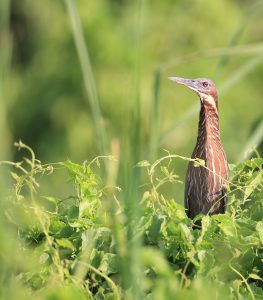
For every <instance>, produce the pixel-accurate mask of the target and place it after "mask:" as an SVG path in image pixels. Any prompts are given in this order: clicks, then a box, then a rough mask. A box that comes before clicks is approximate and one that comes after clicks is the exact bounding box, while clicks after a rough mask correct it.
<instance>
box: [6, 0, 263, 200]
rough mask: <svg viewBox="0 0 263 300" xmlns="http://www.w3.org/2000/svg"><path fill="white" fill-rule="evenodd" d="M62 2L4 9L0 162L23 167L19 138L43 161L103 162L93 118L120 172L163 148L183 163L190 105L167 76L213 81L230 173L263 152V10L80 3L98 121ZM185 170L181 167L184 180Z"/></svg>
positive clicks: (193, 130)
mask: <svg viewBox="0 0 263 300" xmlns="http://www.w3.org/2000/svg"><path fill="white" fill-rule="evenodd" d="M69 2H70V1H64V2H63V1H54V0H52V1H51V0H45V1H32V0H13V1H7V0H2V1H1V94H0V96H1V104H0V108H1V141H2V149H1V152H2V153H1V158H0V159H1V160H6V159H14V157H15V159H19V156H18V154H17V152H16V149H14V147H12V146H11V145H12V143H13V142H14V141H17V140H19V139H21V140H22V141H23V142H24V143H25V144H27V145H29V146H30V147H32V148H33V149H34V151H35V152H36V156H37V157H38V158H39V159H40V160H41V161H43V162H53V161H63V160H66V159H67V158H70V159H71V160H73V161H77V162H81V161H83V160H86V159H87V160H91V159H92V158H94V157H95V156H97V155H99V154H100V153H102V152H99V144H100V141H99V139H100V137H98V136H97V135H96V128H95V126H94V120H95V123H97V124H98V128H99V129H98V131H99V132H101V131H103V130H105V135H106V142H105V145H106V147H105V149H104V154H111V153H112V152H113V154H114V155H117V156H118V148H120V151H119V152H120V153H121V154H120V160H121V164H120V166H121V167H122V166H125V163H126V160H127V159H128V158H127V157H128V156H129V155H130V156H134V157H133V160H132V163H136V162H137V161H139V160H143V159H150V160H151V161H153V160H154V159H156V158H157V157H160V156H162V155H165V152H164V150H163V149H167V150H169V151H170V152H172V153H176V154H179V155H183V156H190V155H191V151H192V149H193V147H194V144H195V141H196V135H197V122H198V105H199V102H198V98H197V96H196V95H195V94H193V93H192V92H191V91H188V90H187V89H185V88H183V87H180V86H176V85H174V84H172V83H171V82H170V81H169V80H167V77H168V76H181V77H189V78H196V77H208V78H211V79H213V80H214V81H215V83H216V84H217V86H218V89H219V105H220V122H221V136H222V140H223V144H224V147H225V150H226V153H227V156H228V159H229V162H230V163H232V162H236V161H238V160H240V159H241V158H242V157H243V154H244V152H245V151H246V150H247V149H249V148H250V147H251V146H254V145H256V144H260V142H261V140H262V132H263V126H262V124H263V123H262V120H263V113H262V107H263V105H262V104H263V101H262V99H263V88H262V77H263V44H262V32H263V18H262V12H263V1H251V0H243V1H241V0H231V1H230V0H222V1H210V0H197V1H187V0H184V1H182V0H176V1H172V0H170V1H169V0H165V1H157V0H151V1H150V0H148V1H146V0H145V1H143V0H142V1H127V0H96V1H87V0H78V1H76V11H75V16H76V15H78V14H79V15H80V22H81V26H82V30H83V34H84V38H85V41H86V45H87V49H88V53H89V57H90V61H91V65H92V69H93V75H94V78H95V84H96V86H97V92H98V101H99V106H100V110H101V113H100V112H99V115H100V114H101V116H102V118H100V116H99V119H98V115H96V113H95V115H94V111H92V109H91V106H92V105H90V104H91V103H90V100H91V99H90V97H89V96H88V95H87V90H89V89H92V87H91V86H89V85H90V84H91V82H90V81H91V80H92V78H91V77H89V76H87V77H86V79H87V80H86V85H87V86H86V87H87V88H86V89H85V84H84V81H85V72H86V71H87V70H86V69H85V66H86V65H85V61H84V63H83V61H82V63H80V60H79V55H78V52H77V50H76V46H75V41H74V33H73V30H72V26H71V21H72V19H71V21H70V9H72V7H71V8H70V5H68V6H67V4H69ZM79 33H80V34H81V32H79ZM75 38H78V37H76V32H75ZM80 39H81V38H80ZM83 47H84V46H83V45H82V48H81V46H80V50H81V49H82V50H84V52H85V49H84V48H85V47H84V48H83ZM230 47H234V51H232V50H231V49H230ZM220 48H221V50H215V49H220ZM231 51H232V52H231ZM191 53H196V54H195V55H193V56H191ZM189 54H190V56H188V55H189ZM229 54H231V55H229ZM84 56H85V54H84ZM81 67H84V73H82V68H81ZM83 74H84V77H83ZM156 74H157V75H156ZM86 75H87V72H86ZM91 85H92V84H91ZM97 108H98V107H97ZM95 111H96V104H95ZM134 137H135V138H134ZM110 145H113V146H110ZM127 149H128V150H127ZM125 153H130V154H129V155H128V154H125ZM134 153H135V154H134ZM185 168H186V164H185V163H184V162H181V161H178V164H177V165H176V172H177V173H178V174H179V175H181V176H182V177H184V173H185ZM182 190H183V187H181V186H179V187H178V193H179V194H181V195H182Z"/></svg>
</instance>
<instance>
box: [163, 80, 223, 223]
mask: <svg viewBox="0 0 263 300" xmlns="http://www.w3.org/2000/svg"><path fill="white" fill-rule="evenodd" d="M169 79H170V80H172V81H175V82H177V83H179V84H183V85H185V86H186V87H188V88H190V89H191V90H193V91H194V92H196V93H197V94H198V95H199V98H200V102H201V110H200V116H199V127H198V136H197V143H196V146H195V148H194V151H193V154H192V159H201V160H203V161H204V162H205V165H204V166H202V165H200V166H198V167H195V166H194V162H193V161H190V162H189V165H188V170H187V174H186V182H185V197H184V202H185V207H186V209H187V215H188V217H189V218H191V219H193V218H194V217H195V216H196V215H198V214H200V213H202V214H210V215H213V214H219V213H224V212H225V207H226V202H227V196H226V182H227V180H228V165H227V160H226V155H225V151H224V149H223V146H222V142H221V138H220V131H219V119H218V97H217V90H216V87H215V84H214V83H213V82H212V81H211V80H210V79H207V78H198V79H185V78H179V77H169Z"/></svg>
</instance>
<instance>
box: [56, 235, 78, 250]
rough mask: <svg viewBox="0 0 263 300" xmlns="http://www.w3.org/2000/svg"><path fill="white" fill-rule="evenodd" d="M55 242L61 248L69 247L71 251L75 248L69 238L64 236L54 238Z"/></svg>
mask: <svg viewBox="0 0 263 300" xmlns="http://www.w3.org/2000/svg"><path fill="white" fill-rule="evenodd" d="M56 243H57V244H58V245H59V246H60V247H62V248H66V249H70V250H72V251H74V250H75V247H74V245H73V244H72V243H71V241H70V240H69V239H65V238H62V239H56Z"/></svg>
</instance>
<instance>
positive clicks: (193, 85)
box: [168, 77, 197, 92]
mask: <svg viewBox="0 0 263 300" xmlns="http://www.w3.org/2000/svg"><path fill="white" fill-rule="evenodd" d="M168 79H170V80H171V81H174V82H177V83H179V84H182V85H185V86H187V87H188V88H189V89H191V90H193V91H195V92H197V88H196V81H195V80H193V79H186V78H181V77H168Z"/></svg>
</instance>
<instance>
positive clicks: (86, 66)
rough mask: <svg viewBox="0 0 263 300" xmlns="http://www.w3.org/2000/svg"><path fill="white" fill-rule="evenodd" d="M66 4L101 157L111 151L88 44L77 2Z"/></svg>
mask: <svg viewBox="0 0 263 300" xmlns="http://www.w3.org/2000/svg"><path fill="white" fill-rule="evenodd" d="M65 3H66V7H67V11H68V15H69V18H70V22H71V26H72V32H73V36H74V40H75V44H76V48H77V53H78V57H79V61H80V66H81V70H82V75H83V81H84V86H85V90H86V93H87V100H88V102H89V105H90V108H91V112H92V117H93V122H94V127H95V132H96V138H97V142H98V147H99V151H100V154H101V155H105V154H108V151H109V149H108V144H107V143H108V142H107V134H106V130H105V124H104V120H103V116H102V113H101V109H100V103H99V98H98V92H97V87H96V82H95V78H94V75H93V71H92V66H91V62H90V58H89V53H88V47H87V43H86V41H85V39H84V34H83V30H82V26H81V21H80V17H79V13H78V10H77V6H76V2H75V0H65Z"/></svg>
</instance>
